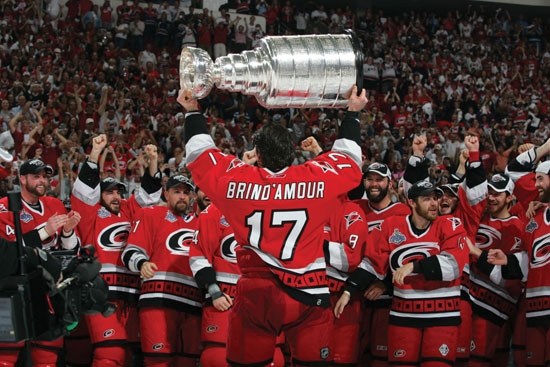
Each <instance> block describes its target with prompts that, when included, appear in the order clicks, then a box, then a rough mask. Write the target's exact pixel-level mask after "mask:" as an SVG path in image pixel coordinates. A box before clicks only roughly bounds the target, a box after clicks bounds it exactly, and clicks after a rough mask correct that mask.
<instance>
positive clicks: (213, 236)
mask: <svg viewBox="0 0 550 367" xmlns="http://www.w3.org/2000/svg"><path fill="white" fill-rule="evenodd" d="M219 223H220V212H219V211H218V210H217V209H216V208H215V207H213V205H210V206H209V207H208V208H206V209H205V210H204V211H203V212H202V213H201V214H200V215H199V221H198V228H197V231H196V233H195V240H194V246H191V248H190V252H189V265H190V267H191V271H192V272H193V276H194V277H195V280H196V282H197V284H198V285H199V288H201V289H207V288H208V286H209V285H211V284H214V283H216V271H215V269H214V267H213V265H212V264H213V263H214V260H213V259H214V253H215V251H216V248H217V246H218V244H219V240H220V237H221V235H222V233H221V230H220V225H219Z"/></svg>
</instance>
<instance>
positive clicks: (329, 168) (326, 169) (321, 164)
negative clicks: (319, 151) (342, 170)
mask: <svg viewBox="0 0 550 367" xmlns="http://www.w3.org/2000/svg"><path fill="white" fill-rule="evenodd" d="M311 164H314V165H316V166H317V167H319V168H321V170H323V173H327V172H332V173H334V174H335V175H337V174H338V173H337V172H336V170H335V169H334V167H332V166H331V165H330V163H328V162H318V161H311Z"/></svg>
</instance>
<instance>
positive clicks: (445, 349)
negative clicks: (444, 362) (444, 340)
mask: <svg viewBox="0 0 550 367" xmlns="http://www.w3.org/2000/svg"><path fill="white" fill-rule="evenodd" d="M439 353H441V355H442V356H443V357H446V356H447V354H449V346H448V345H447V344H441V346H440V347H439Z"/></svg>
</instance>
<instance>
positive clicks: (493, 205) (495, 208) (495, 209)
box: [487, 201, 508, 216]
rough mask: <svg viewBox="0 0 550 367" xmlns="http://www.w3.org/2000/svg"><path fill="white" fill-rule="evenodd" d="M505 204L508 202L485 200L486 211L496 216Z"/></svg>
mask: <svg viewBox="0 0 550 367" xmlns="http://www.w3.org/2000/svg"><path fill="white" fill-rule="evenodd" d="M507 205H508V204H506V202H504V203H503V204H499V203H498V202H492V201H489V202H487V212H488V213H489V214H491V215H492V216H498V214H499V213H500V212H502V210H504V208H506V206H507Z"/></svg>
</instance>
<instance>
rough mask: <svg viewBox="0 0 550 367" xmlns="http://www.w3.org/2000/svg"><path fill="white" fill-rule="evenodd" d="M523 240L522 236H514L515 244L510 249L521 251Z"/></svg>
mask: <svg viewBox="0 0 550 367" xmlns="http://www.w3.org/2000/svg"><path fill="white" fill-rule="evenodd" d="M522 244H523V242H522V241H521V238H519V237H514V246H512V248H511V249H510V251H520V250H521V249H522V247H523V246H522Z"/></svg>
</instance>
